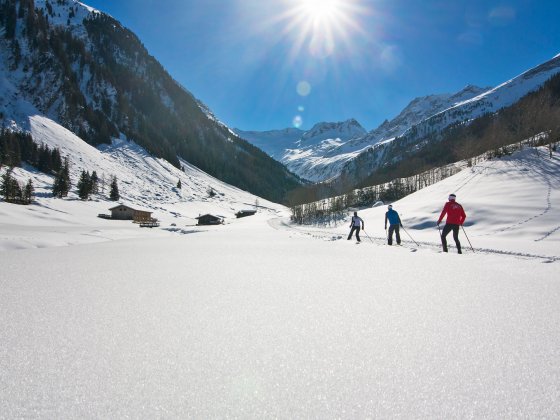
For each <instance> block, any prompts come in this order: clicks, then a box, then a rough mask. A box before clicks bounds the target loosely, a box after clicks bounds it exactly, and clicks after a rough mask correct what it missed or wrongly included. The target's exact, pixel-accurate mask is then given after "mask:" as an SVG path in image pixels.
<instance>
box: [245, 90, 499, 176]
mask: <svg viewBox="0 0 560 420" xmlns="http://www.w3.org/2000/svg"><path fill="white" fill-rule="evenodd" d="M487 90H488V88H486V89H484V88H479V87H476V86H470V85H469V86H467V87H466V88H464V89H462V90H461V91H459V92H457V93H454V94H451V93H449V94H440V95H430V96H425V97H421V98H416V99H414V100H413V101H412V102H410V104H408V105H407V106H406V107H405V108H404V109H403V111H402V112H401V113H400V114H399V115H398V116H397V117H395V118H394V119H393V120H391V121H388V120H386V121H385V122H383V124H381V125H380V126H379V127H378V128H376V129H375V130H373V131H371V132H369V133H368V132H366V130H365V129H364V128H363V127H362V126H361V125H360V124H359V123H358V122H357V121H356V120H355V119H350V120H348V121H344V122H340V123H318V124H316V125H315V126H314V127H313V128H311V129H310V130H309V131H302V130H299V129H295V128H287V129H284V130H276V131H264V132H258V131H242V130H238V129H235V130H234V131H235V132H236V133H237V134H238V135H239V136H240V137H241V138H244V139H246V140H247V141H249V142H251V143H253V144H254V145H255V146H257V147H259V148H261V149H262V150H264V151H265V152H266V153H268V154H269V155H270V156H272V157H273V158H274V159H276V160H278V161H280V162H282V163H284V164H285V165H286V166H287V167H288V168H289V169H290V170H291V171H292V172H294V173H296V174H297V175H299V176H300V177H302V178H305V179H308V180H310V181H314V182H320V181H324V180H326V179H329V178H332V177H334V176H337V175H338V174H339V173H340V171H341V170H342V167H343V166H344V165H345V163H346V162H347V161H348V160H351V159H352V158H353V157H355V156H357V154H359V153H360V151H362V150H363V149H364V148H367V147H368V146H371V145H373V144H376V143H378V142H381V141H384V140H387V139H391V138H394V137H397V136H399V135H401V134H403V133H404V132H406V130H408V129H409V128H410V127H412V126H414V125H415V124H418V123H420V122H421V121H423V120H425V119H426V118H428V117H430V116H432V115H434V114H436V113H438V112H440V111H443V110H445V109H447V108H449V107H451V106H453V105H456V104H457V103H459V102H462V101H465V100H467V99H471V98H473V97H475V96H477V95H480V94H481V93H483V92H485V91H487Z"/></svg>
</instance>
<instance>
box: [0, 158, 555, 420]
mask: <svg viewBox="0 0 560 420" xmlns="http://www.w3.org/2000/svg"><path fill="white" fill-rule="evenodd" d="M539 153H540V155H538V154H537V153H536V152H535V150H526V151H524V152H522V153H520V154H518V155H516V156H514V157H510V158H507V159H503V160H496V161H489V162H485V163H482V164H480V165H478V166H475V167H474V168H469V169H467V170H465V171H463V172H461V173H459V174H457V175H455V176H453V177H451V178H448V179H446V180H444V181H442V182H441V183H439V184H437V185H434V186H432V187H429V188H426V189H424V190H421V191H419V192H417V193H415V194H413V195H411V196H408V197H406V198H405V199H403V200H401V201H398V202H396V203H393V205H394V208H395V210H397V211H398V212H399V213H400V214H401V217H402V220H403V223H404V226H405V228H406V230H407V232H408V233H409V234H410V235H411V236H412V237H413V238H414V239H415V240H416V241H417V242H418V243H419V246H416V245H415V244H413V243H412V242H411V241H410V239H409V237H408V236H407V235H406V233H404V232H403V233H402V234H403V240H404V242H403V244H404V246H402V247H396V246H393V247H389V246H387V245H385V244H384V230H383V218H384V213H385V211H386V207H385V206H383V207H378V208H371V209H361V210H359V215H360V216H361V217H362V218H363V219H364V221H365V224H366V233H367V235H365V234H362V238H363V241H362V243H361V244H359V245H357V244H355V242H354V241H353V240H352V241H347V240H346V235H347V234H348V224H349V219H346V220H345V221H342V222H341V223H339V224H338V225H336V226H335V225H332V226H314V227H301V226H293V225H291V224H290V223H289V221H288V216H289V212H288V211H287V209H285V208H283V207H281V206H278V205H273V204H271V203H266V202H264V200H260V202H261V204H265V205H263V208H261V209H260V210H259V213H257V215H256V216H252V217H248V218H243V219H235V218H234V217H233V211H234V210H239V209H240V208H243V206H245V207H246V204H247V203H251V200H253V199H251V198H249V197H247V196H246V195H245V194H246V193H243V192H240V191H238V192H235V191H234V190H233V189H232V190H228V191H227V192H226V194H229V198H227V197H226V198H227V199H226V198H224V199H223V200H221V201H220V200H217V201H215V202H212V201H208V200H206V201H205V200H202V199H197V200H191V201H186V200H177V202H175V203H171V202H170V201H169V200H168V201H167V202H166V203H164V204H162V205H161V206H160V209H159V211H158V212H157V213H156V214H155V216H156V217H158V218H160V220H161V221H162V223H161V226H160V228H154V229H143V228H139V227H137V225H133V224H132V223H130V222H124V221H123V222H120V221H110V220H103V219H99V218H97V217H96V215H97V214H98V213H102V212H107V208H108V207H110V206H111V205H112V204H113V203H110V202H105V201H90V202H86V203H84V202H81V201H79V200H75V199H70V200H53V199H50V198H47V197H43V196H41V197H38V199H37V203H36V204H35V205H32V206H28V207H21V206H16V205H10V204H7V203H4V202H0V264H1V271H0V316H1V319H2V323H1V324H0V325H1V326H0V355H1V356H0V372H1V376H0V407H1V410H0V418H6V419H11V418H49V419H50V418H57V419H67V418H68V419H74V418H197V419H200V418H259V419H260V418H286V419H293V418H318V419H319V418H320V419H325V418H344V419H356V418H402V419H410V418H420V419H434V418H492V419H504V418H547V419H552V418H559V417H560V305H559V302H560V276H559V275H558V274H559V272H560V270H559V267H560V265H559V264H560V188H559V186H560V157H559V155H558V153H556V154H555V155H554V158H553V159H552V160H551V159H548V158H546V154H545V151H544V149H541V150H540V151H539ZM84 159H85V158H84ZM120 176H121V175H120V174H119V177H120ZM122 176H124V175H122ZM131 182H132V181H131ZM131 185H132V184H131ZM451 192H454V193H456V194H457V201H458V202H460V203H462V204H463V205H464V207H465V210H466V213H467V223H466V226H465V228H466V232H467V234H468V235H469V238H470V240H471V242H472V245H473V247H474V248H475V252H473V251H472V250H471V249H470V246H469V244H468V242H467V240H466V238H465V236H464V233H463V232H461V240H462V243H463V248H464V254H463V255H457V254H456V250H455V248H454V246H453V240H452V239H451V237H449V243H450V252H449V253H448V254H444V253H441V252H440V246H439V236H438V230H437V228H436V227H435V221H436V220H437V217H438V216H439V212H440V210H441V208H442V207H443V204H444V202H445V200H446V198H447V195H448V194H449V193H451ZM236 194H237V195H236ZM45 195H46V194H45ZM201 197H202V193H201ZM232 203H233V204H232ZM212 209H214V210H212ZM212 211H213V212H221V213H223V214H224V215H225V216H226V223H225V224H224V225H222V226H213V227H196V226H194V219H193V218H194V217H195V216H196V215H197V213H205V212H212ZM173 225H174V226H173Z"/></svg>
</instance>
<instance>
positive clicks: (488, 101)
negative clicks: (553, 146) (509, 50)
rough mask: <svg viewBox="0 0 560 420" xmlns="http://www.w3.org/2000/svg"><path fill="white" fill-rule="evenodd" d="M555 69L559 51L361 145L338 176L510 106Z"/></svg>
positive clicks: (369, 168)
mask: <svg viewBox="0 0 560 420" xmlns="http://www.w3.org/2000/svg"><path fill="white" fill-rule="evenodd" d="M559 73H560V55H557V56H555V57H554V58H552V59H551V60H549V61H547V62H545V63H543V64H541V65H539V66H537V67H535V68H533V69H530V70H528V71H526V72H524V73H522V74H521V75H519V76H517V77H515V78H513V79H511V80H508V81H507V82H505V83H502V84H501V85H499V86H497V87H495V88H493V89H490V90H488V91H486V92H484V93H482V94H480V95H477V96H475V97H473V98H471V99H466V100H463V101H460V102H458V103H456V104H454V105H453V106H451V107H449V108H447V109H444V110H443V111H440V112H437V113H436V114H434V115H431V116H429V117H428V118H425V119H423V120H422V121H420V122H418V123H416V124H414V125H412V126H411V127H410V128H408V129H407V130H406V131H405V132H404V133H402V134H401V135H399V136H397V137H395V138H389V139H386V140H384V141H377V142H376V143H375V144H373V145H372V146H369V147H367V148H365V149H363V150H362V152H361V153H360V154H359V155H358V156H356V157H355V158H354V159H352V160H349V161H348V162H347V163H346V165H345V167H344V168H343V170H342V171H341V174H340V178H344V179H346V180H348V179H352V180H354V181H355V182H358V181H359V180H361V179H364V178H366V177H367V176H368V175H369V174H371V173H372V172H373V171H375V170H376V169H378V168H380V167H382V166H384V165H386V164H389V163H395V162H398V161H400V160H402V159H405V157H411V156H412V155H413V154H414V153H415V152H417V151H421V150H422V149H423V148H425V147H427V146H429V145H432V144H435V142H438V141H439V140H440V139H441V138H442V133H444V131H445V130H446V129H448V128H449V127H452V126H458V125H460V124H471V123H472V122H473V121H475V120H477V119H478V118H480V117H483V116H485V115H489V114H493V113H496V112H497V111H500V110H502V109H504V108H506V107H509V106H513V105H515V104H516V103H518V102H520V101H521V100H522V99H523V98H524V97H525V96H526V95H528V94H529V93H531V92H535V91H537V90H538V89H539V88H541V87H542V86H543V85H544V84H545V82H547V81H548V80H550V79H551V78H552V77H553V76H555V75H557V74H559ZM533 107H534V108H535V107H536V108H535V109H533V110H532V111H530V112H533V113H538V112H539V109H537V108H538V105H535V104H533ZM519 112H520V113H523V112H527V110H519ZM552 128H554V127H552V126H550V127H545V128H542V129H541V130H543V131H545V130H547V129H552ZM535 134H538V131H537V132H533V133H529V135H535ZM368 136H369V134H368Z"/></svg>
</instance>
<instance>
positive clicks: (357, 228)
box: [348, 226, 360, 242]
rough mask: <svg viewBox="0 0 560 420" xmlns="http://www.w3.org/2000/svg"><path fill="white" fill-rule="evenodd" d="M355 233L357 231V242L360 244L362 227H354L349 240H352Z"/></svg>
mask: <svg viewBox="0 0 560 420" xmlns="http://www.w3.org/2000/svg"><path fill="white" fill-rule="evenodd" d="M354 231H356V240H357V241H358V242H360V226H352V229H351V230H350V235H348V240H350V239H352V235H353V234H354Z"/></svg>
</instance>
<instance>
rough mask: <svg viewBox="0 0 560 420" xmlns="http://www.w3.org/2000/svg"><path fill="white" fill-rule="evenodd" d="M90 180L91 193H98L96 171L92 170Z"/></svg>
mask: <svg viewBox="0 0 560 420" xmlns="http://www.w3.org/2000/svg"><path fill="white" fill-rule="evenodd" d="M90 181H91V194H98V193H99V177H98V176H97V172H95V171H93V172H92V173H91V177H90Z"/></svg>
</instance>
